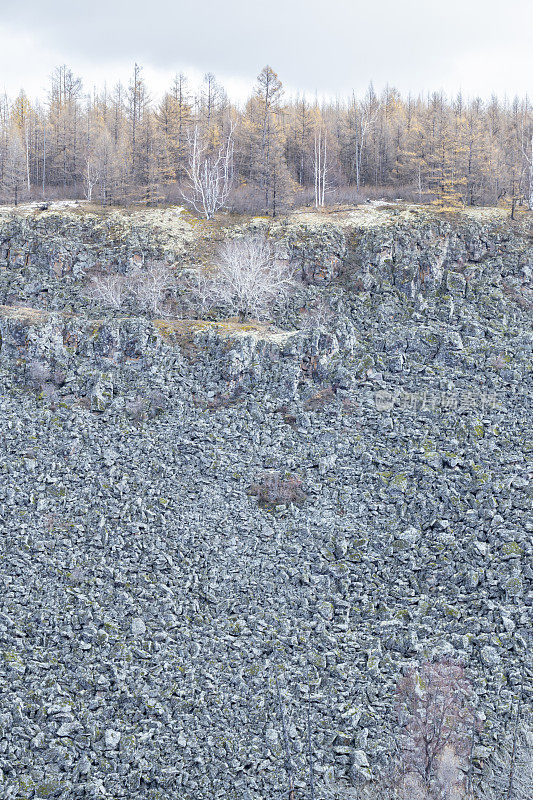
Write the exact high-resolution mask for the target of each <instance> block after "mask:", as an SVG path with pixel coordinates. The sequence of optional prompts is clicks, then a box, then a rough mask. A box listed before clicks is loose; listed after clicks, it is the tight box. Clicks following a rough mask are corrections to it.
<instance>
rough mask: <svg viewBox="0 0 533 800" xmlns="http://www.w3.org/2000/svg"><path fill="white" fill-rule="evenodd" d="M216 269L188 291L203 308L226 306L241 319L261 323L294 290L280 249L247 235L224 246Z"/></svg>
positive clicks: (288, 266)
mask: <svg viewBox="0 0 533 800" xmlns="http://www.w3.org/2000/svg"><path fill="white" fill-rule="evenodd" d="M217 262H218V263H217V269H216V271H215V272H214V273H213V274H212V275H209V276H205V275H200V276H198V278H197V281H196V284H195V285H193V286H192V287H191V288H192V289H193V292H194V293H195V294H196V296H197V299H198V301H199V302H200V304H201V306H202V307H203V308H215V307H217V306H218V307H220V306H227V307H229V309H230V310H231V312H232V313H236V314H238V315H239V317H240V318H241V319H247V318H254V319H264V318H265V317H266V315H267V314H268V312H269V311H270V310H271V309H272V307H273V305H274V303H276V302H284V301H286V300H287V298H288V297H289V295H290V293H291V292H292V291H293V289H294V269H293V267H292V266H291V264H290V262H289V259H288V258H287V257H286V255H285V253H283V252H282V251H281V250H280V248H279V246H276V245H275V244H273V243H272V242H270V241H269V240H268V239H267V238H266V237H265V236H259V235H248V236H244V237H243V238H240V239H230V240H229V241H226V242H224V243H223V244H222V245H221V247H220V249H219V251H218V259H217Z"/></svg>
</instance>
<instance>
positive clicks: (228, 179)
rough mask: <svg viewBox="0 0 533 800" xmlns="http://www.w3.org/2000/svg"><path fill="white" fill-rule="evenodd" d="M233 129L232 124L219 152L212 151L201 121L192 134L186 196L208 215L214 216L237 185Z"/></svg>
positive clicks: (195, 207)
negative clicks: (201, 132)
mask: <svg viewBox="0 0 533 800" xmlns="http://www.w3.org/2000/svg"><path fill="white" fill-rule="evenodd" d="M233 133H234V126H233V125H232V126H231V128H230V130H229V133H228V134H227V136H226V140H225V142H224V143H223V144H222V145H221V146H220V147H219V149H218V150H217V151H215V152H211V151H210V147H209V145H208V143H207V142H206V141H205V139H204V138H203V137H202V135H201V134H200V131H199V128H198V125H196V126H195V128H194V131H193V132H192V133H190V134H189V137H188V148H189V164H188V167H187V170H186V173H187V179H188V183H187V186H186V188H185V190H184V191H182V196H183V199H184V200H186V202H187V203H190V205H192V207H193V208H194V210H195V211H196V212H197V213H198V214H201V215H202V216H203V217H205V218H206V219H211V218H212V217H213V216H214V215H215V214H216V212H217V211H220V209H221V208H224V207H225V205H226V204H227V202H228V197H229V194H230V191H231V188H232V186H233V149H234V145H233Z"/></svg>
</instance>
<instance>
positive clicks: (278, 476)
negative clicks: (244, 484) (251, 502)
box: [250, 470, 307, 505]
mask: <svg viewBox="0 0 533 800" xmlns="http://www.w3.org/2000/svg"><path fill="white" fill-rule="evenodd" d="M250 494H251V495H255V496H256V497H257V499H258V500H259V502H260V503H263V504H264V505H282V504H283V505H284V504H286V503H295V504H299V503H303V502H304V500H305V499H306V497H307V495H306V494H305V491H304V488H303V482H302V479H301V478H300V477H299V476H298V475H294V474H282V473H280V472H277V471H275V470H270V471H268V472H264V473H263V474H262V475H261V478H260V480H259V482H258V483H254V484H253V485H252V486H251V487H250Z"/></svg>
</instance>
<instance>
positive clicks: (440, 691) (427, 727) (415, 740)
mask: <svg viewBox="0 0 533 800" xmlns="http://www.w3.org/2000/svg"><path fill="white" fill-rule="evenodd" d="M397 698H398V716H399V723H400V736H399V763H398V785H399V786H400V787H401V788H402V790H403V794H404V796H406V797H410V798H411V797H417V796H418V797H421V798H434V797H435V798H437V797H438V798H448V797H453V796H455V794H456V792H457V791H458V783H459V782H460V781H461V780H462V778H463V775H462V772H461V766H462V765H463V764H465V762H466V761H467V760H468V758H469V754H470V750H471V742H472V736H473V732H474V730H475V727H476V723H477V717H476V714H475V712H474V710H473V708H472V699H473V698H472V687H471V685H470V682H469V681H468V679H467V678H466V676H465V673H464V668H463V667H462V665H460V664H458V663H455V662H453V661H451V660H448V659H442V660H440V661H435V662H429V661H428V662H425V663H423V664H422V665H421V666H420V667H419V668H418V669H417V668H414V667H413V668H411V669H409V670H408V671H407V673H406V674H405V675H404V677H403V678H402V680H401V681H400V682H399V683H398V686H397Z"/></svg>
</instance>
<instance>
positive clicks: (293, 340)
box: [0, 207, 533, 800]
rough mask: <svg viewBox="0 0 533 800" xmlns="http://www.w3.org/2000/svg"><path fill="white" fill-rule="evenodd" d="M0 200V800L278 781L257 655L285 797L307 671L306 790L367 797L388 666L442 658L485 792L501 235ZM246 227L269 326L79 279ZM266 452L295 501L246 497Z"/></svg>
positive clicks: (519, 583)
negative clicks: (93, 297)
mask: <svg viewBox="0 0 533 800" xmlns="http://www.w3.org/2000/svg"><path fill="white" fill-rule="evenodd" d="M0 216H1V219H0V242H1V245H0V251H1V252H0V258H1V260H0V300H1V301H2V303H3V305H2V307H1V308H0V331H1V337H2V339H1V349H0V380H1V391H2V394H1V401H0V402H1V408H2V418H3V434H4V440H3V444H2V451H1V461H0V470H1V476H2V479H1V481H0V519H1V520H2V522H3V526H4V530H5V533H4V534H3V537H2V540H1V548H2V560H1V562H0V564H1V569H2V574H3V585H4V591H3V594H2V598H1V600H0V603H1V613H0V641H1V647H0V655H1V656H2V659H3V660H2V661H0V674H1V676H2V677H1V680H2V681H3V682H2V683H1V684H0V686H1V689H0V691H2V693H3V698H2V699H3V702H2V706H3V712H2V715H1V716H0V769H1V772H0V787H1V790H2V791H4V795H3V796H6V797H8V796H12V795H13V794H14V795H15V796H21V797H33V796H44V794H43V792H48V793H50V794H54V793H56V794H57V796H64V797H70V796H84V794H85V796H90V797H104V796H111V797H122V796H124V797H126V796H127V797H142V798H146V797H184V798H193V797H194V798H198V797H206V798H207V797H210V798H211V797H220V798H228V797H233V796H235V797H242V796H243V795H244V794H245V793H248V796H249V797H250V798H258V800H259V798H264V797H266V796H271V795H272V794H274V793H276V792H278V791H281V790H286V788H287V785H286V775H285V772H284V767H283V762H284V755H283V748H282V738H281V731H280V727H279V713H278V700H277V690H276V687H275V685H274V683H273V675H274V673H275V672H277V673H278V674H279V683H280V686H281V691H282V694H283V697H284V704H285V707H286V712H287V714H288V715H289V716H290V725H289V737H290V741H291V749H292V752H293V760H294V765H295V773H296V780H297V786H300V787H303V786H305V781H306V765H305V741H306V732H305V719H306V713H307V711H306V702H307V701H306V700H305V698H306V697H307V694H308V687H310V691H311V712H310V713H311V721H312V728H313V744H314V748H315V751H316V766H315V769H316V773H317V784H318V785H317V796H325V795H326V793H327V792H330V793H334V792H348V793H349V792H353V791H355V788H356V787H361V786H363V787H365V786H366V789H367V791H368V792H370V793H371V792H372V785H373V784H372V780H373V778H375V777H376V776H378V775H379V772H380V770H381V769H382V767H383V765H384V764H385V763H386V761H387V758H388V754H389V752H390V741H391V738H390V737H391V734H392V732H393V731H394V729H395V727H396V718H395V712H394V705H395V687H396V683H397V680H398V677H399V675H400V674H401V672H402V670H403V669H404V668H405V667H406V666H407V665H410V664H412V663H416V662H417V661H418V662H420V661H422V660H424V659H426V658H428V657H432V656H439V655H440V656H443V655H450V656H452V657H453V658H455V659H460V660H462V661H463V662H464V663H465V665H466V669H467V672H468V675H469V679H470V680H471V682H472V685H473V686H474V689H475V692H476V695H477V698H478V702H479V708H480V710H481V711H482V714H483V717H484V724H483V728H482V730H481V731H480V733H479V736H478V738H477V739H476V742H475V759H474V765H475V775H476V780H478V781H479V780H481V776H483V780H484V782H485V783H486V784H487V785H488V784H490V783H491V781H492V776H491V759H490V754H491V753H492V751H493V750H495V749H497V747H498V746H500V745H501V744H502V742H504V741H505V730H506V728H507V729H509V727H510V725H511V722H512V714H513V708H514V704H515V701H516V698H517V695H518V693H519V692H520V691H521V687H523V689H522V690H523V697H524V700H523V709H524V711H523V721H522V723H521V724H522V726H523V727H524V735H525V736H527V735H528V732H527V718H528V713H530V706H531V677H532V673H531V664H530V662H529V661H528V654H527V653H528V636H529V634H530V626H531V618H530V608H531V578H532V568H531V555H532V547H531V531H532V515H531V484H530V479H531V426H530V414H531V352H532V348H531V344H532V335H531V302H532V283H531V278H532V264H533V240H532V236H531V228H530V223H529V222H528V221H527V220H526V221H524V222H522V223H520V224H518V225H514V226H513V225H510V224H509V223H508V222H506V221H505V220H504V219H503V218H502V217H500V216H499V215H498V212H492V213H491V214H489V213H486V214H485V213H483V212H479V213H478V214H477V215H471V216H466V215H463V216H460V217H455V218H451V219H444V218H442V217H436V216H434V215H431V214H430V213H429V212H427V211H423V210H421V209H417V208H415V207H411V208H409V207H405V208H403V207H400V208H397V209H379V208H377V207H368V208H363V209H356V210H354V211H352V212H345V213H344V214H338V215H333V214H331V215H328V216H324V217H318V218H317V217H315V216H314V215H311V214H309V215H306V214H302V215H299V216H294V217H291V218H289V219H285V220H280V221H277V222H274V223H268V221H266V220H263V219H255V220H239V221H232V222H231V221H228V222H227V224H223V225H222V224H218V225H217V226H216V227H214V226H213V227H209V226H204V225H202V224H200V223H197V222H195V221H193V220H192V219H190V218H188V217H187V215H185V214H184V213H183V212H179V211H178V210H172V209H170V210H166V211H163V212H161V211H153V212H143V213H141V212H138V213H134V214H128V213H126V212H115V213H109V214H108V213H105V214H91V213H88V212H87V211H83V210H82V209H68V210H63V211H55V210H53V209H52V210H49V211H45V212H40V211H22V212H18V213H15V212H13V211H9V212H8V211H6V212H4V213H3V214H2V215H0ZM246 229H260V230H262V229H265V230H268V232H269V235H271V236H273V237H275V238H276V240H279V241H280V242H283V243H284V244H285V245H286V247H287V248H288V250H289V252H290V254H291V256H292V258H293V259H294V260H295V262H296V263H297V264H298V265H299V267H300V268H301V275H302V284H301V286H300V288H299V290H298V292H297V294H296V296H295V298H294V299H293V301H292V303H291V304H290V306H289V307H288V308H284V309H281V308H280V309H278V310H277V311H276V314H275V319H274V320H273V322H272V324H267V323H258V322H253V321H252V322H249V323H246V324H244V323H239V322H237V321H235V320H227V319H223V318H219V319H215V318H214V319H211V320H201V319H185V318H182V317H181V316H180V317H178V316H176V315H173V316H169V317H165V318H163V319H153V318H150V317H149V316H147V315H146V314H143V313H141V312H140V311H139V309H135V308H133V307H131V308H130V307H128V306H126V307H125V308H123V309H120V310H119V311H116V312H113V311H110V310H109V309H105V308H102V307H99V306H98V304H96V303H95V302H93V301H90V300H88V299H87V297H86V283H87V279H88V277H89V276H90V275H91V274H93V272H94V271H98V270H102V269H109V268H110V267H112V268H113V269H116V270H119V271H122V272H123V273H124V274H125V275H127V274H128V272H129V270H130V269H131V268H132V266H133V265H135V264H136V263H142V262H143V260H146V259H147V258H157V259H159V260H163V261H166V262H168V263H169V264H172V265H175V268H176V270H178V271H179V270H181V269H187V268H198V266H199V265H203V264H206V263H209V260H210V258H211V256H212V252H213V248H214V246H215V244H216V242H217V241H218V240H220V239H221V238H223V237H225V236H230V235H237V234H239V233H240V232H242V231H243V230H246ZM184 308H186V298H183V297H180V296H176V297H172V298H169V305H168V310H169V312H172V311H173V310H174V311H180V312H181V311H182V310H183V309H184ZM189 311H190V309H189ZM265 470H267V471H275V472H276V473H279V475H280V476H296V477H297V478H298V479H299V480H300V481H301V485H302V487H303V492H304V494H305V500H304V501H303V502H301V501H300V500H301V498H300V499H299V502H297V503H296V502H295V503H291V502H290V498H287V499H286V501H285V502H283V498H280V502H277V503H271V504H268V503H267V504H264V503H258V500H257V498H256V497H255V496H254V495H253V494H251V493H250V487H251V486H252V485H253V484H254V483H257V481H260V480H261V476H262V475H263V473H264V472H265ZM2 780H3V783H2ZM0 796H2V795H0Z"/></svg>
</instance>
